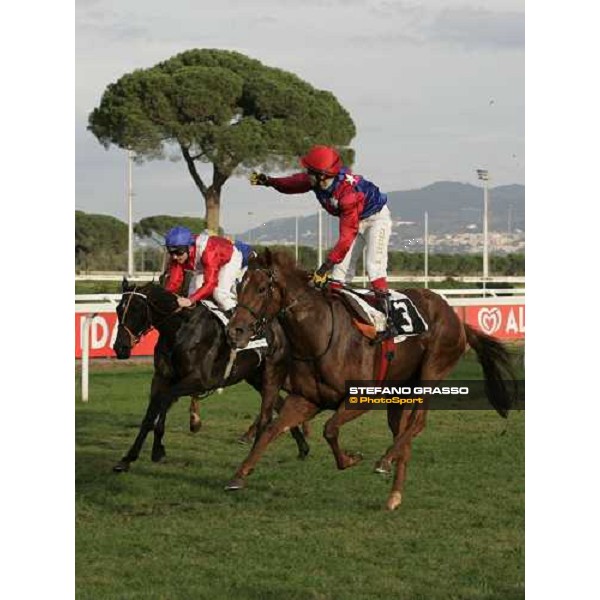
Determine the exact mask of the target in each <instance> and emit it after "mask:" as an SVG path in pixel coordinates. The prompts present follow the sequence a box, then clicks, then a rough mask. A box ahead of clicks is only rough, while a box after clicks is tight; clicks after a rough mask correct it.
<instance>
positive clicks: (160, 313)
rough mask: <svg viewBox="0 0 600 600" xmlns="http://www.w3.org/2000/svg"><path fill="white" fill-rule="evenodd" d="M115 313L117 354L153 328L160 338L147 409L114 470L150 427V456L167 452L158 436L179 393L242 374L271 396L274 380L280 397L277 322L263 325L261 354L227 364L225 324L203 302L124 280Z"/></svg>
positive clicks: (281, 353)
mask: <svg viewBox="0 0 600 600" xmlns="http://www.w3.org/2000/svg"><path fill="white" fill-rule="evenodd" d="M117 315H118V318H119V325H118V328H117V336H116V339H115V343H114V345H113V348H114V351H115V353H116V355H117V358H120V359H127V358H129V356H130V355H131V350H132V348H133V346H135V344H136V343H137V342H138V341H139V340H140V338H141V337H142V336H143V335H144V334H145V333H146V332H147V331H149V330H150V329H151V328H152V327H154V328H155V329H156V330H157V331H158V333H159V337H158V342H157V344H156V346H155V348H154V376H153V377H152V385H151V390H150V399H149V402H148V407H147V409H146V414H145V416H144V418H143V420H142V423H141V425H140V429H139V432H138V435H137V436H136V438H135V440H134V442H133V444H132V446H131V447H130V449H129V451H128V452H127V454H126V455H125V456H123V458H122V459H121V460H120V461H119V462H118V463H117V464H116V465H115V466H114V467H113V470H114V471H115V472H123V471H128V470H129V466H130V464H131V463H132V462H134V461H135V460H137V458H138V456H139V453H140V450H141V448H142V445H143V443H144V441H145V439H146V437H147V435H148V433H150V431H153V432H154V442H153V444H152V460H153V461H154V462H158V461H160V460H162V459H163V458H164V457H165V454H166V453H165V448H164V445H163V443H162V439H163V436H164V432H165V421H166V417H167V411H168V410H169V408H170V407H171V406H172V404H173V403H174V402H175V401H176V400H177V399H178V398H179V397H181V396H200V395H207V393H209V392H211V391H214V390H216V389H218V388H221V387H227V386H230V385H233V384H235V383H237V382H239V381H242V380H244V379H245V380H246V381H247V382H248V383H249V384H250V385H252V386H253V387H254V388H255V389H256V390H257V391H258V392H260V393H261V394H262V395H263V396H269V393H270V390H271V387H270V386H272V385H274V389H275V390H276V393H275V396H276V398H275V399H274V402H275V403H276V404H278V403H281V402H282V401H283V399H282V398H280V397H279V390H280V389H281V386H282V383H283V379H284V378H285V368H286V367H285V365H286V364H287V358H286V357H287V353H288V345H287V341H286V338H285V335H284V334H283V331H282V330H281V326H280V325H279V324H278V323H273V325H274V327H269V328H267V329H266V330H265V334H266V335H267V339H268V340H269V349H268V351H267V352H266V355H265V356H263V357H259V355H258V354H257V353H256V352H252V351H247V352H241V353H239V354H237V356H236V358H235V362H233V365H231V368H230V369H228V363H229V361H230V358H231V347H230V345H229V343H228V340H227V336H226V333H225V328H224V327H223V324H222V323H221V321H220V320H219V319H218V318H217V317H216V316H215V315H214V314H212V313H211V312H210V310H209V309H208V308H206V307H205V306H204V305H202V304H198V305H197V306H196V307H195V308H190V309H188V308H186V309H181V308H179V305H178V304H177V296H176V295H175V294H172V293H171V292H168V291H167V290H165V289H164V288H163V287H162V286H160V285H157V284H155V283H148V284H146V285H144V286H142V287H136V286H131V285H129V284H128V283H127V281H126V280H124V281H123V296H122V298H121V302H120V303H119V305H118V306H117ZM273 381H275V383H274V384H272V383H271V382H273ZM251 429H252V428H251ZM291 434H292V436H293V437H294V439H295V440H296V444H297V445H298V453H299V457H300V458H305V457H306V456H307V455H308V452H309V448H308V444H307V443H306V440H305V439H304V435H303V433H302V431H300V430H299V429H298V428H293V429H292V431H291ZM246 435H249V434H246Z"/></svg>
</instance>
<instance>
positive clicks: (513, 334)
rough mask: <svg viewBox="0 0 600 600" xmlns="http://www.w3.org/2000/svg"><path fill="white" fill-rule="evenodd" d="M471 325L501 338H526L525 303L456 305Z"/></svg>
mask: <svg viewBox="0 0 600 600" xmlns="http://www.w3.org/2000/svg"><path fill="white" fill-rule="evenodd" d="M454 310H455V311H456V312H457V313H458V316H459V317H460V318H461V319H462V320H463V321H466V322H467V323H468V324H469V325H471V326H473V327H475V329H479V330H480V331H483V332H484V333H487V334H488V335H492V336H494V337H496V338H499V339H501V340H522V339H525V304H478V305H473V306H455V307H454Z"/></svg>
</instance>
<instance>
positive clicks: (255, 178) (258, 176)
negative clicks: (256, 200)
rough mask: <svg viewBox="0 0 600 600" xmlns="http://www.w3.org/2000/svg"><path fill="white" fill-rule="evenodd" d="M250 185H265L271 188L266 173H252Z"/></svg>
mask: <svg viewBox="0 0 600 600" xmlns="http://www.w3.org/2000/svg"><path fill="white" fill-rule="evenodd" d="M248 179H249V180H250V185H264V186H267V187H268V186H269V177H268V176H267V175H265V174H264V173H257V172H256V171H252V173H250V177H249V178H248Z"/></svg>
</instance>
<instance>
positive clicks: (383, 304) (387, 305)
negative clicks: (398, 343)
mask: <svg viewBox="0 0 600 600" xmlns="http://www.w3.org/2000/svg"><path fill="white" fill-rule="evenodd" d="M375 298H377V308H378V309H379V310H380V311H381V312H382V313H383V314H384V315H385V320H386V330H385V332H383V333H382V334H381V337H380V339H384V340H385V339H388V338H394V337H396V336H397V335H400V333H399V332H398V330H397V329H396V325H395V324H394V321H393V320H392V297H391V296H390V293H389V292H388V291H385V292H384V291H379V290H376V291H375Z"/></svg>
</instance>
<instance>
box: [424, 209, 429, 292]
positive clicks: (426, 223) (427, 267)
mask: <svg viewBox="0 0 600 600" xmlns="http://www.w3.org/2000/svg"><path fill="white" fill-rule="evenodd" d="M424 237H425V240H424V241H425V287H426V288H428V287H429V215H428V214H427V211H425V231H424Z"/></svg>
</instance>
